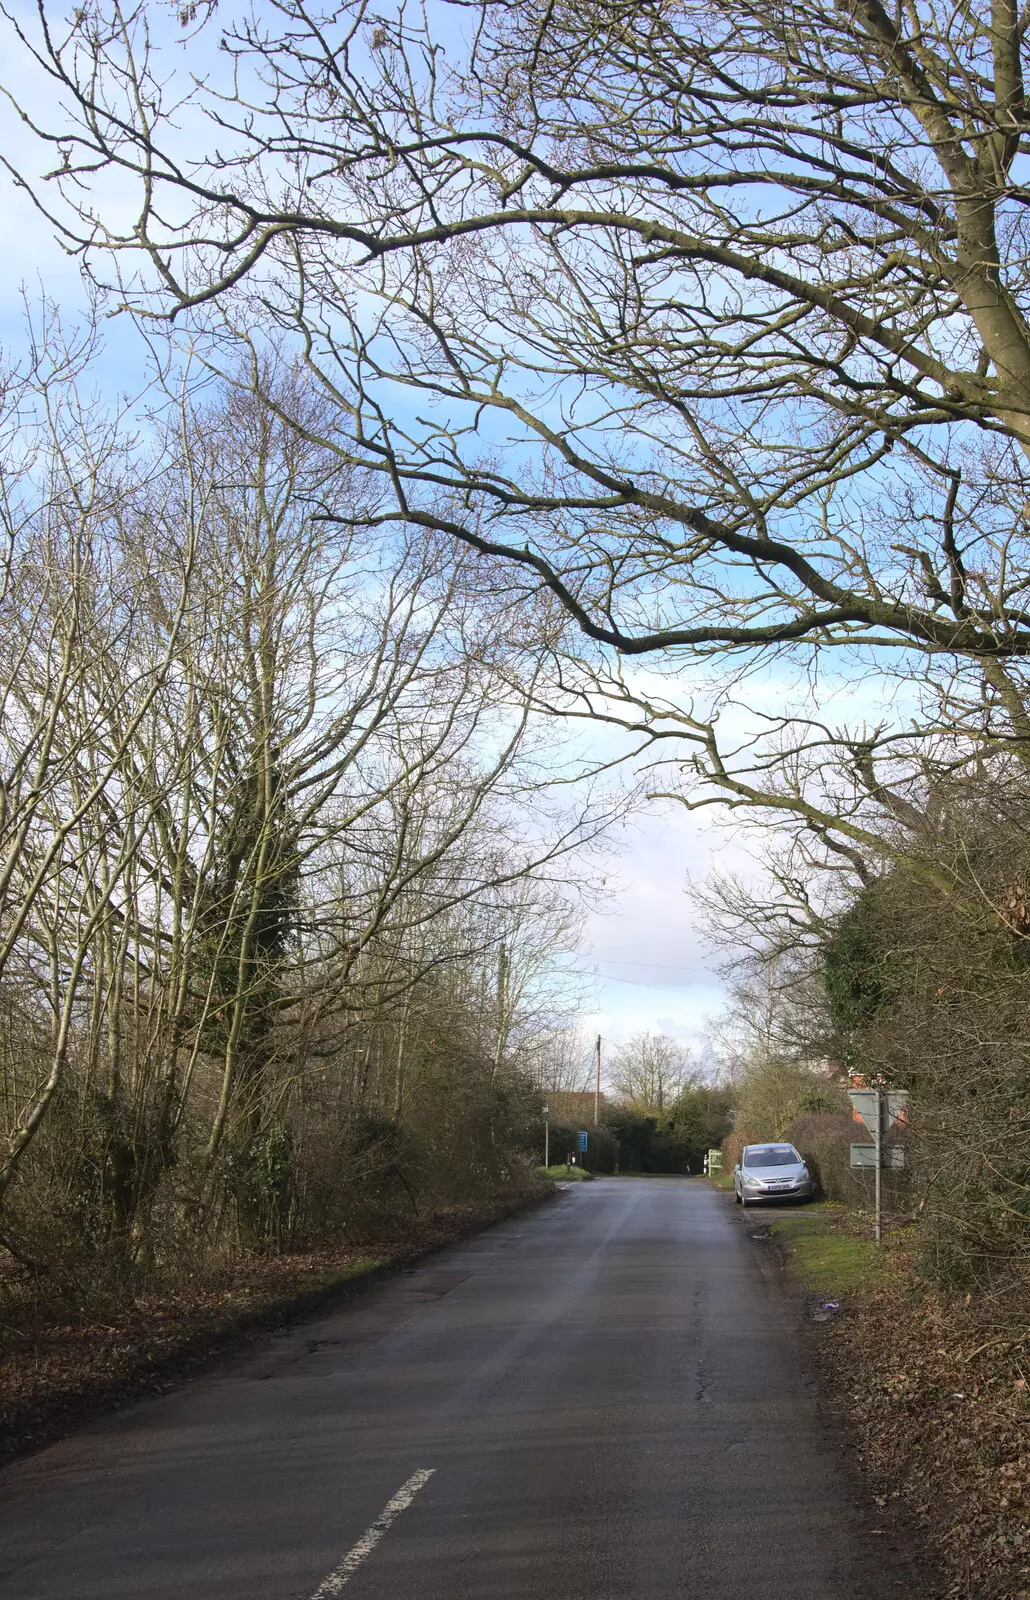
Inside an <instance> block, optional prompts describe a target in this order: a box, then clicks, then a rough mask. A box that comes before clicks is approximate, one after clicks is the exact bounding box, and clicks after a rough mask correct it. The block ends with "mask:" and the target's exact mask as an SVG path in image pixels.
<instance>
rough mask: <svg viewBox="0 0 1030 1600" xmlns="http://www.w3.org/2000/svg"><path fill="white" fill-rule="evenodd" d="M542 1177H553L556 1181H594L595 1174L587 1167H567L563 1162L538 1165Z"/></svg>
mask: <svg viewBox="0 0 1030 1600" xmlns="http://www.w3.org/2000/svg"><path fill="white" fill-rule="evenodd" d="M536 1170H537V1172H538V1173H539V1174H540V1176H541V1177H542V1178H553V1179H554V1181H555V1183H593V1181H594V1174H593V1173H592V1172H588V1171H587V1170H586V1168H585V1167H567V1166H566V1165H565V1163H564V1161H563V1162H561V1164H560V1165H559V1166H556V1167H537V1169H536Z"/></svg>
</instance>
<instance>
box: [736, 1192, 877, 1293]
mask: <svg viewBox="0 0 1030 1600" xmlns="http://www.w3.org/2000/svg"><path fill="white" fill-rule="evenodd" d="M748 1215H749V1216H758V1215H759V1212H758V1210H757V1208H756V1209H755V1210H754V1211H749V1213H748ZM770 1230H771V1232H772V1235H773V1238H774V1239H775V1240H776V1241H777V1243H778V1244H779V1245H780V1246H781V1248H782V1250H783V1252H784V1254H785V1256H786V1257H787V1261H788V1263H789V1265H790V1268H791V1270H792V1272H793V1273H794V1276H795V1277H796V1278H797V1280H798V1281H799V1282H800V1283H801V1284H802V1285H803V1286H804V1288H805V1289H807V1290H808V1291H809V1292H810V1293H812V1294H822V1295H826V1296H827V1298H834V1299H839V1298H840V1297H842V1296H847V1295H855V1294H863V1293H870V1292H872V1291H873V1290H875V1289H881V1288H884V1287H886V1286H887V1285H888V1284H891V1283H897V1282H898V1280H899V1275H900V1269H899V1266H898V1263H897V1259H896V1246H895V1247H893V1248H892V1247H891V1246H890V1245H888V1247H887V1248H886V1249H884V1248H879V1249H878V1248H877V1246H876V1244H875V1243H874V1241H873V1240H872V1239H871V1238H869V1237H868V1233H867V1231H865V1232H863V1231H861V1228H860V1225H859V1224H858V1219H856V1217H855V1215H854V1213H853V1212H849V1211H847V1210H846V1209H845V1207H843V1206H838V1205H834V1204H832V1203H831V1202H828V1201H822V1202H817V1203H816V1204H814V1205H810V1206H805V1207H804V1208H803V1209H799V1210H797V1211H793V1212H791V1213H790V1214H789V1215H777V1216H776V1218H775V1220H774V1221H772V1222H771V1223H770Z"/></svg>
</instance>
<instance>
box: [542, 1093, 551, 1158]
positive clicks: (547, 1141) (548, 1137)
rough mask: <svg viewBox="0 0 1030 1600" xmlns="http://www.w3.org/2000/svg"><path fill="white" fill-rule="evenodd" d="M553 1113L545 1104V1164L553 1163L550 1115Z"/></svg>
mask: <svg viewBox="0 0 1030 1600" xmlns="http://www.w3.org/2000/svg"><path fill="white" fill-rule="evenodd" d="M550 1115H551V1108H550V1106H544V1166H545V1167H549V1166H550V1165H551V1124H550V1123H549V1122H548V1120H547V1119H548V1117H549V1116H550Z"/></svg>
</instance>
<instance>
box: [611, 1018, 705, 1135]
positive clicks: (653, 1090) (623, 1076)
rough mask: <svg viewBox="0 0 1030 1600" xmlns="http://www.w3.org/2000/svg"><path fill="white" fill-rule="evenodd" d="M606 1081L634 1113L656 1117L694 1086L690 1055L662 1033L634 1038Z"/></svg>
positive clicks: (622, 1050) (613, 1064) (615, 1062)
mask: <svg viewBox="0 0 1030 1600" xmlns="http://www.w3.org/2000/svg"><path fill="white" fill-rule="evenodd" d="M608 1077H609V1081H610V1083H611V1086H612V1088H613V1089H614V1091H615V1093H616V1094H617V1095H618V1097H619V1098H620V1099H621V1100H622V1101H623V1102H624V1103H625V1104H626V1105H627V1106H629V1107H630V1108H631V1109H632V1110H633V1111H639V1112H642V1113H643V1114H644V1115H645V1116H659V1117H660V1116H662V1115H663V1114H664V1113H666V1112H668V1111H670V1110H671V1109H672V1106H673V1103H674V1102H675V1100H676V1097H677V1096H678V1095H679V1094H681V1093H682V1091H683V1090H684V1089H685V1088H687V1087H688V1086H690V1085H691V1084H693V1082H694V1075H693V1072H692V1063H691V1057H690V1051H689V1050H688V1049H687V1048H686V1046H684V1045H681V1044H678V1043H677V1042H676V1040H675V1039H670V1038H668V1037H667V1036H666V1035H665V1034H663V1033H657V1034H651V1033H638V1034H636V1035H635V1036H634V1037H633V1038H632V1039H631V1040H630V1041H629V1043H628V1044H626V1045H624V1046H623V1047H622V1048H621V1049H620V1050H619V1052H618V1054H617V1055H616V1057H615V1060H614V1061H613V1062H612V1064H611V1066H610V1067H609V1069H608Z"/></svg>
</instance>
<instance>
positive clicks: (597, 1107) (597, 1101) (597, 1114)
mask: <svg viewBox="0 0 1030 1600" xmlns="http://www.w3.org/2000/svg"><path fill="white" fill-rule="evenodd" d="M594 1055H595V1058H596V1061H597V1077H596V1079H595V1081H594V1127H595V1128H596V1127H597V1124H598V1122H599V1121H600V1120H601V1035H600V1034H598V1035H597V1044H596V1046H595V1047H594Z"/></svg>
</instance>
